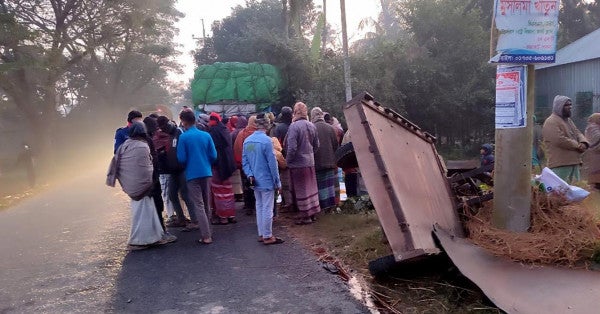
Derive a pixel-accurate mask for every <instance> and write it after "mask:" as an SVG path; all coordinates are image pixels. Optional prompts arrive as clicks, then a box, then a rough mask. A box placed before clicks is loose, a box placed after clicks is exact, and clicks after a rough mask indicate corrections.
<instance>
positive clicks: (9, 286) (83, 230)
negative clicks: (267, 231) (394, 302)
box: [0, 170, 368, 313]
mask: <svg viewBox="0 0 600 314" xmlns="http://www.w3.org/2000/svg"><path fill="white" fill-rule="evenodd" d="M103 173H104V172H103V170H98V171H93V172H90V173H89V174H87V175H82V176H81V177H79V178H75V179H72V180H71V181H70V182H67V183H64V184H62V185H60V186H57V187H55V188H52V189H50V190H48V191H46V192H44V193H42V194H40V195H38V196H36V197H33V198H31V199H28V200H26V201H24V202H22V203H20V204H19V205H18V206H16V207H13V208H11V209H8V210H4V211H2V212H0V252H2V255H1V257H0V272H1V274H0V313H34V312H50V313H56V312H87V313H90V312H94V313H97V312H128V313H136V312H139V313H141V312H143V313H154V312H168V313H196V312H197V313H365V312H368V309H367V308H366V307H364V306H363V305H362V304H360V302H358V301H356V300H355V299H354V298H353V297H352V296H351V295H350V293H349V291H348V288H347V287H346V285H345V284H344V283H343V282H342V281H341V280H340V279H339V278H338V277H336V276H334V275H331V274H329V273H327V272H326V271H325V270H324V269H322V268H321V267H320V266H319V265H318V263H317V261H316V260H315V258H314V256H312V255H311V254H310V253H308V252H306V251H305V250H304V249H303V248H302V246H301V245H300V244H299V243H297V242H296V241H295V240H293V239H291V238H290V237H287V236H286V235H285V230H284V229H283V228H281V227H277V228H276V232H277V234H280V235H282V236H284V237H286V239H287V240H288V241H286V243H284V244H282V245H275V246H264V245H262V244H260V243H258V242H256V231H255V230H256V227H255V222H254V219H253V218H252V217H248V216H244V215H240V216H239V217H240V219H239V220H240V221H239V223H237V224H235V225H225V226H213V228H214V240H215V242H214V243H213V244H212V245H208V246H206V245H200V244H197V243H196V239H198V237H199V234H198V233H196V234H194V233H191V234H189V233H182V232H179V231H178V230H172V233H173V234H175V235H177V236H178V237H179V240H178V241H177V242H175V243H171V244H168V245H165V246H162V247H157V248H152V249H149V250H144V251H135V252H127V251H126V250H125V247H126V245H125V244H126V241H127V238H128V232H129V209H128V199H127V197H126V196H125V195H124V194H123V193H121V192H120V190H119V189H118V188H115V189H111V188H108V187H106V186H104V185H103V181H104V180H103V178H104V175H103Z"/></svg>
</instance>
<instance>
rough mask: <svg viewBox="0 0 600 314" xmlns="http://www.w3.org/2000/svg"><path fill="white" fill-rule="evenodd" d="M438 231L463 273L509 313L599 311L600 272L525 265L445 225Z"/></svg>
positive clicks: (437, 234) (450, 255) (448, 251)
mask: <svg viewBox="0 0 600 314" xmlns="http://www.w3.org/2000/svg"><path fill="white" fill-rule="evenodd" d="M435 234H436V236H437V238H438V239H439V240H440V243H441V245H442V247H443V248H444V250H445V251H446V253H447V254H448V256H449V257H450V259H452V261H453V262H454V264H455V265H456V266H457V267H458V269H460V271H461V273H463V275H465V276H466V277H468V278H469V279H471V281H473V282H474V283H475V284H476V285H477V286H479V288H481V290H482V291H483V292H484V293H485V294H486V295H487V296H488V297H489V298H490V300H491V301H492V302H494V304H496V306H498V307H499V308H501V309H502V310H504V311H506V312H508V313H535V314H537V313H586V314H587V313H598V312H599V311H600V272H596V271H587V270H572V269H565V268H556V267H541V266H526V265H523V264H519V263H515V262H512V261H510V260H507V259H503V258H499V257H496V256H493V255H491V254H490V253H488V252H486V251H485V250H483V249H482V248H480V247H477V246H475V245H473V244H471V243H470V242H468V241H467V240H466V239H464V238H459V237H455V236H452V235H450V234H449V233H448V232H446V231H444V230H443V229H442V228H436V231H435Z"/></svg>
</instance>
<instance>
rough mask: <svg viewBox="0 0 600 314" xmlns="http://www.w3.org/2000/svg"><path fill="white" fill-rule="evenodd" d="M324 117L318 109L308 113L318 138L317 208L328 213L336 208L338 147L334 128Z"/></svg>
mask: <svg viewBox="0 0 600 314" xmlns="http://www.w3.org/2000/svg"><path fill="white" fill-rule="evenodd" d="M324 116H325V114H324V113H323V110H321V108H319V107H314V108H313V109H312V110H311V111H310V121H311V122H312V123H313V124H314V125H315V127H316V129H317V137H318V138H319V148H318V149H317V150H316V151H315V171H316V175H317V186H318V188H319V206H321V209H323V210H325V211H330V210H331V209H333V208H334V207H335V206H337V199H336V193H335V192H336V188H335V187H336V182H337V183H338V185H339V181H338V176H337V165H336V160H335V151H336V150H337V149H338V147H339V142H338V139H337V134H336V132H335V130H334V127H333V126H332V125H330V124H329V123H327V122H325V119H324ZM338 199H339V198H338Z"/></svg>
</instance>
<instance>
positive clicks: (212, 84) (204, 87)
mask: <svg viewBox="0 0 600 314" xmlns="http://www.w3.org/2000/svg"><path fill="white" fill-rule="evenodd" d="M280 88H281V76H280V74H279V70H277V68H276V67H274V66H272V65H270V64H259V63H240V62H216V63H214V64H210V65H201V66H199V67H198V68H197V69H196V72H195V73H194V80H193V81H192V101H193V103H194V105H196V106H198V105H201V104H211V103H215V102H219V101H223V100H236V101H242V102H247V103H251V104H256V105H257V109H258V110H260V109H263V108H265V107H268V106H270V105H271V104H273V103H275V102H276V101H277V100H278V98H279V89H280Z"/></svg>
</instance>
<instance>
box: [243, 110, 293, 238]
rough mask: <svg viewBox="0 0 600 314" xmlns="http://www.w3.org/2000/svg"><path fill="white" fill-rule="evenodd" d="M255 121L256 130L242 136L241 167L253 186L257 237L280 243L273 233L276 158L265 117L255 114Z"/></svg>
mask: <svg viewBox="0 0 600 314" xmlns="http://www.w3.org/2000/svg"><path fill="white" fill-rule="evenodd" d="M256 124H257V130H256V131H255V132H254V133H252V135H250V136H249V137H248V138H246V140H244V149H243V152H242V167H243V170H244V173H246V175H247V176H248V180H249V181H250V184H251V185H252V186H254V197H255V199H256V224H257V227H258V241H259V242H262V243H264V244H266V245H269V244H280V243H283V240H282V239H280V238H277V237H275V236H274V235H273V206H274V199H275V191H276V190H277V191H281V181H280V179H279V171H278V169H277V160H276V159H275V153H274V152H273V142H272V140H271V138H270V137H269V136H267V134H266V133H265V132H266V128H267V126H268V121H267V118H266V117H265V116H264V115H262V114H261V115H259V116H258V117H257V119H256Z"/></svg>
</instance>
